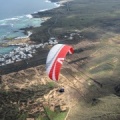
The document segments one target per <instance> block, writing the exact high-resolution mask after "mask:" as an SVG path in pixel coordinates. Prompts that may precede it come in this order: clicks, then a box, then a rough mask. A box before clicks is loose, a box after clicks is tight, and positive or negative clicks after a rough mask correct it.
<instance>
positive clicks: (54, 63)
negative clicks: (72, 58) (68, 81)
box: [46, 44, 74, 81]
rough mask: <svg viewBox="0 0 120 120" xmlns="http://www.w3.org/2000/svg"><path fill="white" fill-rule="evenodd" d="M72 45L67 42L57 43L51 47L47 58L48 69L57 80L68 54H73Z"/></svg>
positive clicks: (50, 74)
mask: <svg viewBox="0 0 120 120" xmlns="http://www.w3.org/2000/svg"><path fill="white" fill-rule="evenodd" d="M73 52H74V50H73V48H72V46H69V45H65V44H57V45H55V46H53V47H52V48H51V50H50V51H49V53H48V56H47V60H46V71H47V74H48V76H49V78H50V79H52V80H55V81H57V80H58V77H59V73H60V68H61V66H62V63H63V61H64V59H65V57H66V55H67V53H70V54H73Z"/></svg>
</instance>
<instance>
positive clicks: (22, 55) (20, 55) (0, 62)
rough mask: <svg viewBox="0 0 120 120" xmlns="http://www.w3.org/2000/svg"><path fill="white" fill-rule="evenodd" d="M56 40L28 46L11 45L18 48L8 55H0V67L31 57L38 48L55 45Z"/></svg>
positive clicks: (51, 39) (52, 38) (52, 39)
mask: <svg viewBox="0 0 120 120" xmlns="http://www.w3.org/2000/svg"><path fill="white" fill-rule="evenodd" d="M57 43H58V42H57V40H56V39H55V38H54V37H51V38H50V39H49V41H48V42H46V43H44V44H42V43H41V44H37V45H28V44H23V43H22V44H12V45H17V46H18V47H17V48H15V49H13V51H11V52H10V53H9V54H4V55H0V66H4V65H7V64H11V63H15V62H18V61H22V60H25V59H29V58H31V57H33V55H34V54H35V53H36V51H37V49H38V48H40V47H41V48H44V47H45V46H46V45H55V44H57Z"/></svg>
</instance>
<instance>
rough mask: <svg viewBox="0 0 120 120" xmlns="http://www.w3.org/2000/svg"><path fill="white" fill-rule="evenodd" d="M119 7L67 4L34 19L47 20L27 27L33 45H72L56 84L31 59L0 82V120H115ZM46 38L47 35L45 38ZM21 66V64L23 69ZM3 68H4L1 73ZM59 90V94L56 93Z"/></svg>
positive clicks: (119, 103)
mask: <svg viewBox="0 0 120 120" xmlns="http://www.w3.org/2000/svg"><path fill="white" fill-rule="evenodd" d="M119 15H120V2H119V0H109V2H108V1H104V0H101V1H97V0H72V1H70V2H66V3H64V4H63V6H61V7H59V8H56V9H53V10H50V11H45V12H43V13H37V14H34V17H51V19H49V20H47V21H46V22H44V23H43V24H42V26H41V27H40V28H33V29H31V30H32V31H33V35H32V36H31V37H30V38H31V40H33V41H35V42H41V41H43V40H44V41H47V40H48V39H49V37H53V36H54V37H56V38H57V39H58V41H59V43H64V44H69V45H72V46H73V48H74V50H75V53H74V54H73V55H68V56H67V57H66V60H65V61H64V64H63V66H62V69H61V74H60V79H59V81H58V82H53V81H51V80H50V79H49V78H48V76H47V75H46V72H45V58H46V55H47V53H48V49H50V48H51V47H52V46H48V47H47V48H44V49H43V51H44V54H42V55H43V57H44V59H43V60H44V61H42V62H37V63H36V62H35V63H34V61H36V60H38V61H39V60H41V59H42V58H40V57H41V53H42V51H41V52H40V53H38V54H39V55H38V56H39V59H38V58H37V57H36V56H35V59H34V58H33V59H32V60H31V61H30V63H31V64H29V66H25V68H24V69H23V70H20V69H17V70H16V71H15V72H12V73H9V74H4V75H2V76H1V78H0V90H1V92H0V96H1V99H0V106H1V109H0V118H2V119H3V120H119V119H120V76H119V75H120V35H119V33H120V31H119V27H120V26H119V25H120V21H119V20H120V17H119ZM49 33H50V34H49ZM23 66H24V65H23ZM5 69H7V68H5ZM61 87H63V88H64V89H65V92H64V93H60V92H59V88H61Z"/></svg>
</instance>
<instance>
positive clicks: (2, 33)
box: [0, 0, 57, 54]
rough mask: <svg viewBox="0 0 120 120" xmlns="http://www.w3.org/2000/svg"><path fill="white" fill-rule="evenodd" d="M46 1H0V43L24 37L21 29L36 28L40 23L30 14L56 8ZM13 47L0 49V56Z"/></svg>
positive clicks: (53, 4)
mask: <svg viewBox="0 0 120 120" xmlns="http://www.w3.org/2000/svg"><path fill="white" fill-rule="evenodd" d="M56 5H57V4H55V3H51V2H49V1H46V0H29V1H28V0H0V43H4V42H6V40H10V39H13V38H17V37H18V38H19V37H26V35H25V34H24V31H23V30H20V29H21V28H26V27H31V26H32V27H38V26H40V25H41V23H42V21H41V19H40V18H33V17H32V15H31V14H33V13H35V12H39V11H43V10H48V9H52V8H55V7H57V6H56ZM13 48H14V47H13V46H9V47H0V54H4V53H7V52H10V51H11V50H12V49H13Z"/></svg>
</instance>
